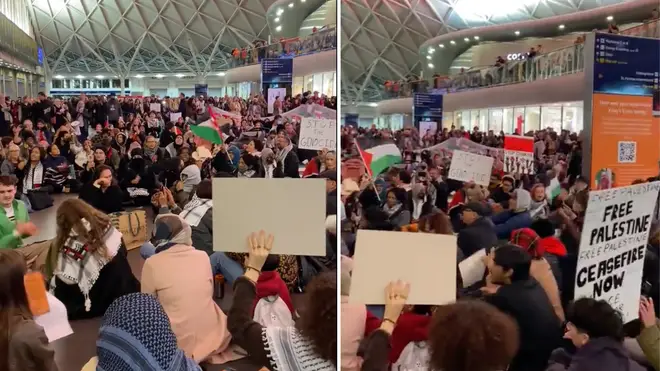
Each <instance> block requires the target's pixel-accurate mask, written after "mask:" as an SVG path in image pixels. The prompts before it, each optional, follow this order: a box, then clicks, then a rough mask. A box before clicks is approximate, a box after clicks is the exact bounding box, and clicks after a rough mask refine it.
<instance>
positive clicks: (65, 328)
mask: <svg viewBox="0 0 660 371" xmlns="http://www.w3.org/2000/svg"><path fill="white" fill-rule="evenodd" d="M46 295H47V299H48V305H49V306H50V311H49V312H48V313H46V314H43V315H40V316H35V317H34V321H35V322H36V323H37V324H38V325H39V326H41V327H43V329H44V332H45V333H46V337H48V342H49V343H52V342H54V341H56V340H59V339H61V338H63V337H66V336H69V335H71V334H73V329H72V328H71V324H70V323H69V320H68V316H67V311H66V307H65V306H64V304H63V303H62V302H61V301H59V300H58V299H57V298H56V297H55V296H53V295H52V294H50V293H46Z"/></svg>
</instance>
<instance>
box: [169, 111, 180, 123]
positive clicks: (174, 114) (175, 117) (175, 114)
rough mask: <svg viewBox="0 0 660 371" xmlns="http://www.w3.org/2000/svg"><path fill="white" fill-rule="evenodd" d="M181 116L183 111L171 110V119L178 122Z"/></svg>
mask: <svg viewBox="0 0 660 371" xmlns="http://www.w3.org/2000/svg"><path fill="white" fill-rule="evenodd" d="M180 118H181V112H170V121H172V122H177V121H179V119H180Z"/></svg>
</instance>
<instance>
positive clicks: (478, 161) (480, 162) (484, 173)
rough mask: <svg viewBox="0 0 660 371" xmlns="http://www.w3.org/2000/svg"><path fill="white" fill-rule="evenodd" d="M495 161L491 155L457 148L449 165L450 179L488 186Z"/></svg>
mask: <svg viewBox="0 0 660 371" xmlns="http://www.w3.org/2000/svg"><path fill="white" fill-rule="evenodd" d="M493 161H494V159H493V158H492V157H490V156H482V155H477V154H474V153H470V152H463V151H459V150H455V151H454V155H453V156H452V157H451V165H450V166H449V179H455V180H460V181H462V182H474V183H476V184H479V185H482V186H486V187H487V186H488V184H490V175H491V173H492V170H493Z"/></svg>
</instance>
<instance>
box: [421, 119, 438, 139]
mask: <svg viewBox="0 0 660 371" xmlns="http://www.w3.org/2000/svg"><path fill="white" fill-rule="evenodd" d="M429 130H430V133H431V134H435V133H436V132H437V131H438V123H437V122H435V121H420V122H419V135H420V136H424V135H426V133H427V132H428V131H429Z"/></svg>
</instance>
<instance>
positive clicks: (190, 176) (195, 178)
mask: <svg viewBox="0 0 660 371" xmlns="http://www.w3.org/2000/svg"><path fill="white" fill-rule="evenodd" d="M181 180H182V181H183V191H184V192H191V191H192V190H193V188H194V187H195V186H196V185H198V184H199V182H201V181H202V174H201V171H200V170H199V167H198V166H197V165H194V164H193V165H188V166H186V167H185V168H184V169H183V170H182V171H181Z"/></svg>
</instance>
